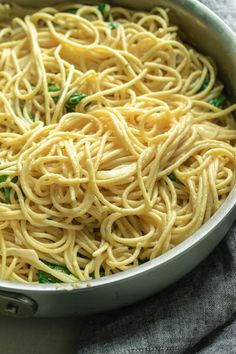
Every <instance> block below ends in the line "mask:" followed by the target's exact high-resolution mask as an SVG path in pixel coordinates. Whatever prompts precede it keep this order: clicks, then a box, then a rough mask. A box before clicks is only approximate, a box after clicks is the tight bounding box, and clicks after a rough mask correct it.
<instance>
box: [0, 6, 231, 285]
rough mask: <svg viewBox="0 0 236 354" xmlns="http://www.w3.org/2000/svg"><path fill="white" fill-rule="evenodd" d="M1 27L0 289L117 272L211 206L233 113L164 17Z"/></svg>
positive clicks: (28, 20)
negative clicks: (3, 284) (1, 282)
mask: <svg viewBox="0 0 236 354" xmlns="http://www.w3.org/2000/svg"><path fill="white" fill-rule="evenodd" d="M1 28H2V29H1V31H0V164H1V165H0V278H1V279H5V280H13V281H18V282H25V283H27V282H42V283H44V282H73V281H78V280H79V281H86V280H90V279H92V278H99V277H101V276H104V275H105V276H108V275H111V274H114V273H117V272H120V271H125V270H127V269H130V268H133V267H136V266H138V265H139V264H141V263H143V262H146V261H148V260H151V259H154V258H155V257H158V256H159V255H161V254H163V253H165V252H167V251H168V250H170V249H172V248H173V247H174V246H176V245H177V244H179V243H181V242H182V241H183V240H185V239H186V238H188V237H189V236H191V235H192V234H193V233H194V232H195V231H196V230H198V229H199V228H200V227H201V225H202V224H204V223H205V222H206V221H207V220H208V219H209V218H210V217H211V216H212V215H213V214H214V213H215V212H216V211H217V209H219V207H220V206H221V205H222V203H223V202H224V201H225V199H226V198H227V196H228V194H229V193H230V191H231V190H232V189H233V187H234V185H235V177H236V176H235V171H236V149H235V142H236V130H235V122H234V119H233V115H232V114H233V111H234V110H235V109H236V105H231V106H230V104H229V103H228V102H227V100H226V99H225V97H224V95H223V94H222V92H223V86H222V84H221V83H220V82H219V81H218V79H217V70H216V67H215V65H214V63H213V61H212V60H211V59H210V58H208V57H205V56H203V55H201V54H199V53H198V52H196V51H195V50H194V49H192V48H191V47H189V46H187V45H185V44H184V43H183V42H182V41H181V40H180V38H179V36H178V28H177V27H175V26H173V25H171V24H170V23H169V18H168V10H165V9H163V8H154V9H153V10H152V11H150V12H149V13H144V12H134V11H131V10H127V9H125V8H110V6H108V5H105V4H100V5H99V6H85V5H79V4H74V5H73V6H71V5H70V6H68V5H65V4H64V5H63V6H60V7H57V8H51V7H50V8H49V7H48V8H44V9H42V10H40V11H38V12H36V13H30V14H27V15H26V16H24V17H23V18H19V17H14V18H12V19H11V20H9V22H8V24H7V25H6V22H4V23H3V24H2V26H1Z"/></svg>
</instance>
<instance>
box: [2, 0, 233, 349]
mask: <svg viewBox="0 0 236 354" xmlns="http://www.w3.org/2000/svg"><path fill="white" fill-rule="evenodd" d="M201 2H202V3H204V4H206V5H208V6H209V7H210V8H212V9H213V10H214V11H215V12H216V13H217V14H218V15H219V16H220V17H222V18H223V19H224V20H225V21H226V22H227V23H228V24H229V25H230V26H231V27H232V28H233V29H234V30H235V31H236V21H235V18H236V0H202V1H201ZM235 234H236V223H235V225H234V226H233V227H232V228H231V230H230V232H229V233H228V235H227V237H226V239H225V240H224V241H223V242H222V243H221V244H220V245H219V246H218V247H217V249H216V250H215V251H214V252H213V253H212V254H211V255H210V256H209V257H208V259H207V260H206V261H205V262H203V263H202V264H201V265H200V266H199V267H198V268H197V269H195V270H194V271H193V272H191V273H190V274H189V275H188V276H186V277H185V278H184V279H182V280H181V281H179V282H178V283H177V284H175V285H173V286H171V287H170V288H168V289H167V290H165V291H164V292H162V293H161V294H159V295H156V296H154V297H152V298H151V299H148V300H146V301H142V302H141V303H139V304H136V305H133V306H131V307H129V308H126V309H123V310H119V311H115V312H113V313H111V314H109V313H108V314H103V315H97V316H90V317H86V318H65V319H63V318H57V319H46V318H45V319H24V320H20V319H11V318H6V317H0V354H72V353H79V354H83V353H84V354H103V353H107V354H135V353H138V354H145V353H149V354H150V353H159V352H161V353H206V354H210V353H212V354H213V353H214V354H215V353H216V354H218V353H219V354H221V353H224V354H226V353H227V354H231V353H232V354H233V353H234V352H235V351H234V349H235V347H236V342H235V335H236V325H235V313H236V306H235V305H236V297H235V294H236V282H235V271H236V248H235V242H234V240H235ZM209 270H210V271H209ZM203 275H204V276H203ZM202 277H203V278H202ZM199 284H201V286H200V288H198V287H199ZM219 284H220V285H219ZM190 292H191V296H190V297H189V296H188V298H187V297H186V294H188V295H189V293H190ZM167 302H168V306H169V307H167V304H166V303H167ZM154 309H155V310H156V311H154ZM181 311H183V312H181ZM189 312H192V314H191V316H187V315H186V313H188V314H189ZM199 313H201V316H199ZM198 316H199V317H198ZM187 327H188V328H187ZM176 328H177V331H176ZM179 338H181V341H179ZM233 348H234V349H233Z"/></svg>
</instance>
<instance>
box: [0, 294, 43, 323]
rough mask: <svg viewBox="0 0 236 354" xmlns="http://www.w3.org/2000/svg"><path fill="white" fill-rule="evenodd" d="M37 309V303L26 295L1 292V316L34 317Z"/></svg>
mask: <svg viewBox="0 0 236 354" xmlns="http://www.w3.org/2000/svg"><path fill="white" fill-rule="evenodd" d="M37 308H38V305H37V303H36V302H35V301H34V300H32V299H31V298H29V297H27V296H25V295H22V294H18V293H13V292H5V291H0V314H1V315H6V316H11V317H32V316H33V315H34V313H35V312H36V310H37Z"/></svg>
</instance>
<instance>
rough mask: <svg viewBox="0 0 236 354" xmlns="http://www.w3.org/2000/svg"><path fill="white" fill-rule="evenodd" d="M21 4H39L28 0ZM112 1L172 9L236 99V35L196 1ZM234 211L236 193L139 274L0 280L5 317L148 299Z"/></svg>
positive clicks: (196, 258) (188, 264)
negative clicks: (64, 280) (71, 280)
mask: <svg viewBox="0 0 236 354" xmlns="http://www.w3.org/2000/svg"><path fill="white" fill-rule="evenodd" d="M17 2H18V3H21V4H24V5H31V6H32V4H35V2H34V1H29V0H18V1H17ZM55 2H60V1H40V6H44V5H49V4H52V3H55ZM81 2H82V1H81ZM90 2H91V1H90ZM107 2H109V3H111V5H119V6H126V7H132V8H136V9H150V8H152V7H154V6H157V5H161V6H164V7H169V8H170V9H171V14H172V21H173V22H174V23H176V24H177V25H179V27H180V29H181V30H182V32H183V33H184V35H185V36H186V39H185V40H186V41H188V42H190V43H191V44H193V45H194V46H195V47H196V48H198V49H199V50H200V51H201V52H203V53H205V54H208V55H210V56H212V57H213V58H214V59H215V60H216V62H217V64H218V68H219V70H220V75H221V78H222V80H223V82H224V84H225V85H226V88H227V90H228V93H229V95H230V96H231V97H232V98H236V36H235V35H234V33H233V32H232V31H231V30H230V29H229V28H228V27H227V26H226V25H225V24H224V23H223V22H222V21H221V20H220V19H219V18H218V17H217V16H216V15H214V14H213V13H212V12H211V11H210V10H209V9H207V8H206V7H205V6H203V5H202V4H201V3H199V2H198V1H196V0H175V1H173V0H156V1H155V0H145V1H141V0H136V1H131V0H120V1H118V0H117V1H107ZM235 209H236V189H234V190H233V191H232V192H231V194H230V195H229V197H228V199H227V201H226V202H225V203H224V205H223V206H222V207H221V208H220V210H218V212H217V213H216V214H215V215H214V216H213V217H212V218H211V219H210V220H209V221H208V222H207V223H206V224H205V225H203V226H202V227H201V228H200V229H199V230H198V231H197V232H195V233H194V235H193V236H192V237H190V238H189V239H187V240H186V241H184V242H183V243H182V244H180V245H179V246H177V247H176V248H174V249H173V250H171V251H169V252H168V253H166V254H164V255H162V256H160V257H158V258H157V259H155V260H153V261H150V262H148V263H146V264H143V265H141V266H139V267H137V268H136V269H132V270H130V271H126V272H123V273H120V274H116V275H113V276H110V277H107V278H103V279H100V280H93V281H91V282H90V283H89V284H88V283H83V284H75V285H71V284H62V285H41V284H38V285H24V284H19V283H13V282H7V281H0V313H3V314H7V315H11V316H16V317H24V316H71V315H84V314H90V313H96V312H102V311H106V310H110V309H114V308H118V307H121V306H125V305H128V304H131V303H134V302H135V301H138V300H141V299H143V298H145V297H148V296H150V295H152V294H154V293H156V292H158V291H160V290H162V289H163V288H165V287H167V286H168V285H170V284H172V283H173V282H175V281H177V280H178V279H180V278H181V277H183V276H184V275H185V274H186V273H188V272H189V271H191V270H192V269H193V268H194V267H196V265H197V264H199V263H200V262H201V261H202V260H203V259H204V258H205V257H206V256H207V255H208V254H209V253H210V252H211V251H212V250H213V249H214V247H215V246H216V245H217V244H218V243H219V242H220V241H221V240H222V238H223V237H224V235H225V234H226V232H227V230H228V229H229V227H230V225H231V224H232V222H233V220H234V218H235ZM203 276H204V275H203ZM76 286H77V288H76Z"/></svg>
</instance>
